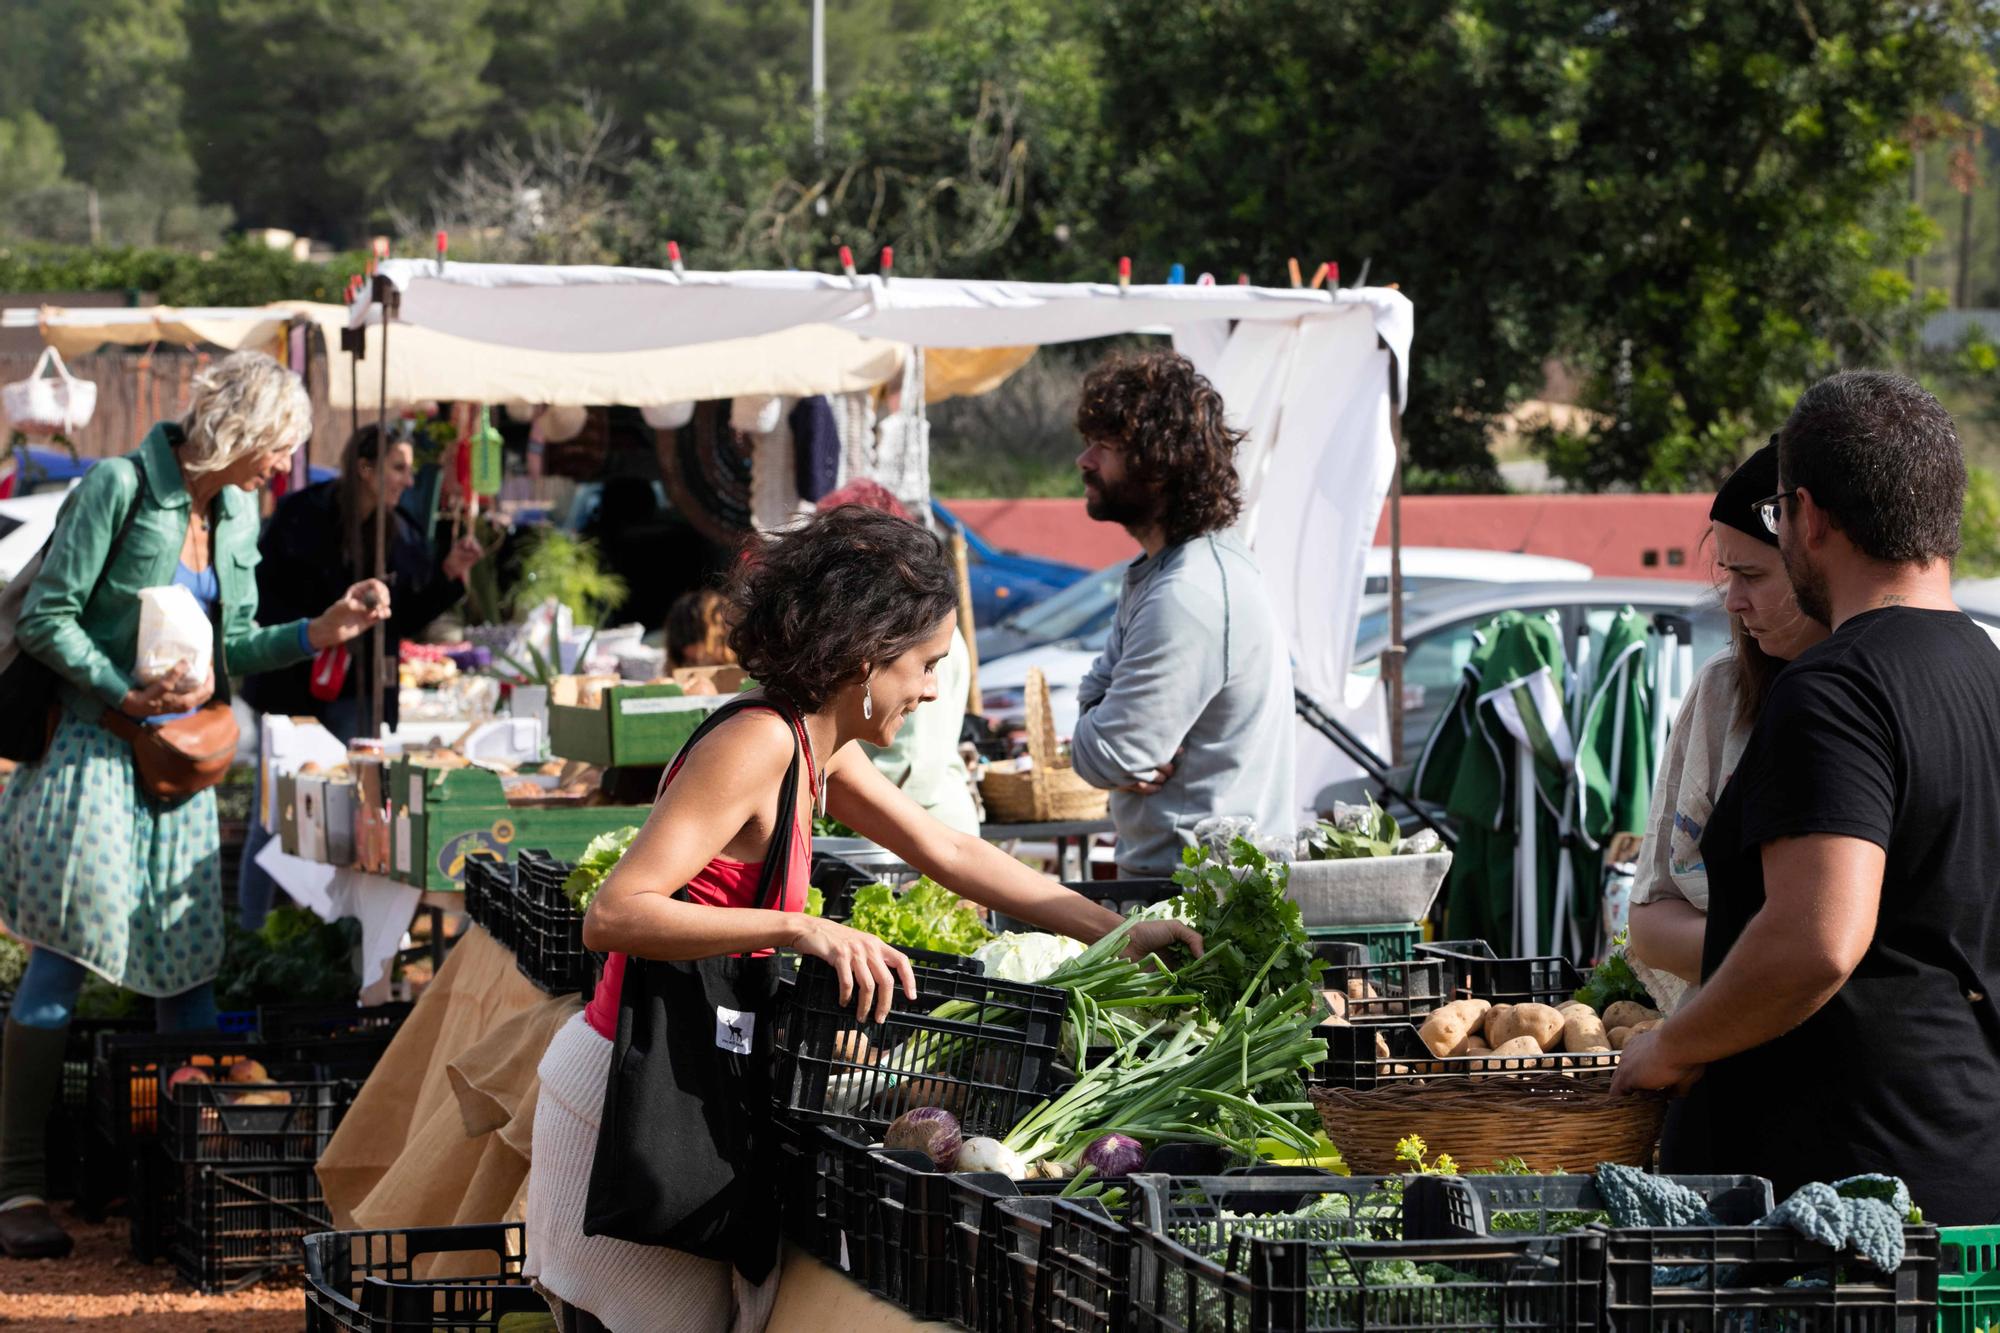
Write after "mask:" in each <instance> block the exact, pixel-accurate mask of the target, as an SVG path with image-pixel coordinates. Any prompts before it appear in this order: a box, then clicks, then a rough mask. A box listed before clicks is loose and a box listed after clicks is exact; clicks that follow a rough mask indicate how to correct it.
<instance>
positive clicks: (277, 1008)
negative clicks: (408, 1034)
mask: <svg viewBox="0 0 2000 1333" xmlns="http://www.w3.org/2000/svg"><path fill="white" fill-rule="evenodd" d="M415 1007H416V1006H415V1005H414V1004H413V1003H411V1002H409V1001H407V1000H404V1001H397V1002H395V1003H391V1004H379V1005H371V1006H369V1007H368V1008H365V1009H364V1008H361V1007H359V1006H357V1005H353V1004H284V1005H269V1004H267V1005H265V1006H263V1007H262V1008H260V1009H259V1010H258V1011H257V1015H258V1018H257V1022H258V1029H259V1031H260V1033H261V1035H262V1036H263V1038H264V1040H265V1041H266V1042H267V1043H269V1044H270V1045H271V1046H272V1047H274V1048H275V1049H276V1050H277V1052H278V1055H279V1058H281V1059H282V1060H284V1061H286V1062H288V1063H290V1062H308V1063H312V1064H316V1065H318V1066H319V1067H320V1069H321V1071H322V1072H323V1073H324V1074H326V1075H327V1076H328V1077H335V1078H344V1079H353V1080H356V1081H358V1082H365V1081H366V1080H367V1078H368V1076H369V1075H370V1074H372V1073H373V1072H374V1071H375V1066H376V1065H377V1064H379V1063H380V1062H381V1059H382V1056H383V1054H384V1053H385V1052H387V1051H388V1049H389V1045H390V1043H391V1042H393V1041H395V1039H396V1034H397V1033H398V1032H399V1031H401V1030H402V1026H403V1021H404V1020H405V1019H407V1018H408V1017H409V1016H410V1011H411V1010H412V1009H414V1008H415Z"/></svg>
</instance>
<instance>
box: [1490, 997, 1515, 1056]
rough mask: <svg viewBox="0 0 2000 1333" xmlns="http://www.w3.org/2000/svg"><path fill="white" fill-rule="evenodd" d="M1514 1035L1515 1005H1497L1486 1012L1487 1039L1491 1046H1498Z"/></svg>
mask: <svg viewBox="0 0 2000 1333" xmlns="http://www.w3.org/2000/svg"><path fill="white" fill-rule="evenodd" d="M1514 1035H1515V1031H1514V1006H1513V1005H1511V1004H1496V1005H1494V1006H1493V1007H1492V1008H1491V1009H1488V1010H1487V1011H1486V1023H1485V1037H1486V1040H1487V1042H1488V1043H1489V1044H1490V1045H1494V1046H1498V1045H1499V1044H1500V1043H1501V1042H1504V1041H1506V1040H1507V1039H1508V1038H1509V1037H1512V1036H1514Z"/></svg>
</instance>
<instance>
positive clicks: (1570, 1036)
mask: <svg viewBox="0 0 2000 1333" xmlns="http://www.w3.org/2000/svg"><path fill="white" fill-rule="evenodd" d="M1604 1044H1605V1032H1604V1020H1603V1019H1601V1018H1599V1017H1598V1016H1597V1015H1596V1014H1594V1013H1592V1012H1591V1011H1590V1010H1588V1009H1582V1008H1578V1009H1572V1010H1570V1011H1569V1012H1568V1016H1567V1018H1566V1020H1565V1021H1564V1023H1563V1049H1564V1050H1566V1051H1587V1050H1590V1049H1591V1048H1592V1047H1597V1046H1603V1045H1604Z"/></svg>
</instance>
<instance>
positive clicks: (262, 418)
mask: <svg viewBox="0 0 2000 1333" xmlns="http://www.w3.org/2000/svg"><path fill="white" fill-rule="evenodd" d="M312 424H313V423H312V397H311V395H309V394H308V393H307V392H306V386H305V383H304V381H302V380H300V379H299V377H298V376H297V375H295V374H293V373H292V372H291V371H289V370H287V369H285V368H284V367H283V366H281V365H279V364H278V363H277V362H276V361H274V360H272V359H271V358H270V357H268V356H266V355H264V354H263V353H262V352H232V353H230V354H229V355H228V356H225V357H223V358H222V360H220V361H217V362H216V363H215V364H213V365H211V366H209V367H208V368H207V369H205V370H203V371H202V372H201V373H200V374H198V375H196V376H195V377H194V383H193V385H191V386H190V391H189V395H188V409H187V415H186V416H184V417H182V418H181V432H182V434H183V435H185V436H186V439H185V441H184V442H183V443H182V445H181V447H180V450H179V453H180V461H181V466H182V467H183V468H185V469H186V470H187V472H188V473H189V474H190V475H195V476H199V475H201V474H202V473H206V472H220V471H221V470H222V469H224V468H226V467H228V466H229V465H230V464H232V463H235V462H237V461H239V460H241V459H244V458H247V457H249V456H251V455H252V454H270V453H277V452H279V451H280V450H286V449H294V448H297V447H298V446H299V445H301V444H304V443H305V441H306V437H307V436H309V435H311V434H312Z"/></svg>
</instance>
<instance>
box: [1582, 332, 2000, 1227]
mask: <svg viewBox="0 0 2000 1333" xmlns="http://www.w3.org/2000/svg"><path fill="white" fill-rule="evenodd" d="M1778 475H1779V487H1780V489H1779V491H1778V493H1777V494H1776V495H1773V496H1771V497H1769V498H1768V499H1766V500H1764V501H1761V502H1760V503H1759V505H1758V510H1759V512H1760V514H1761V515H1762V517H1763V519H1764V521H1765V522H1766V523H1767V524H1769V525H1770V526H1771V527H1772V530H1773V531H1775V532H1776V533H1777V534H1778V541H1779V547H1780V550H1781V551H1782V552H1783V554H1784V557H1785V567H1786V569H1787V570H1788V571H1789V572H1790V574H1791V578H1792V584H1793V587H1794V589H1795V591H1796V592H1797V594H1798V600H1799V605H1800V606H1801V607H1802V608H1804V609H1805V611H1806V612H1807V614H1809V615H1811V616H1813V617H1814V618H1816V619H1818V620H1821V621H1824V622H1825V623H1826V624H1827V625H1828V626H1830V627H1831V628H1832V630H1833V633H1832V635H1831V636H1830V637H1829V638H1827V639H1826V640H1825V641H1824V642H1822V643H1820V644H1818V645H1817V646H1815V647H1813V648H1811V649H1808V650H1807V651H1806V652H1805V653H1804V654H1803V655H1801V656H1800V657H1799V658H1798V659H1797V660H1796V661H1795V662H1793V663H1792V664H1791V665H1790V666H1789V667H1787V668H1786V669H1785V671H1784V673H1783V674H1782V675H1780V676H1779V677H1778V680H1777V682H1776V684H1775V685H1774V686H1773V688H1772V691H1771V695H1770V700H1769V702H1768V704H1767V705H1766V706H1765V709H1764V712H1763V715H1762V716H1761V717H1760V718H1759V720H1758V723H1757V727H1756V730H1755V732H1754V733H1753V734H1752V736H1751V739H1750V743H1749V748H1748V749H1747V750H1746V751H1745V753H1744V755H1743V759H1742V761H1741V763H1740V764H1739V766H1738V767H1737V770H1736V773H1735V776H1734V777H1733V778H1732V779H1731V781H1730V783H1729V785H1728V786H1727V787H1726V788H1725V789H1724V790H1723V793H1722V795H1721V797H1720V798H1718V800H1717V802H1716V807H1715V811H1714V813H1713V815H1712V817H1711V818H1710V820H1709V823H1708V826H1707V829H1706V831H1705V833H1704V836H1703V838H1702V844H1701V847H1702V856H1703V859H1704V861H1705V862H1706V864H1707V869H1708V882H1709V895H1710V902H1709V918H1708V933H1707V939H1706V945H1705V948H1704V950H1703V957H1702V985H1701V989H1700V991H1699V992H1698V993H1697V994H1696V995H1695V997H1694V998H1693V999H1692V1000H1690V1001H1689V1002H1688V1003H1687V1004H1686V1005H1684V1006H1683V1007H1682V1008H1681V1009H1680V1010H1678V1011H1677V1012H1676V1013H1675V1014H1674V1016H1673V1017H1672V1018H1671V1019H1670V1020H1669V1021H1668V1022H1666V1023H1665V1024H1664V1025H1662V1026H1661V1027H1660V1028H1658V1029H1656V1030H1655V1031H1653V1032H1652V1033H1649V1034H1645V1035H1642V1036H1640V1037H1637V1038H1635V1039H1633V1041H1632V1042H1631V1043H1629V1044H1628V1045H1627V1046H1626V1047H1625V1050H1624V1054H1623V1056H1622V1057H1621V1061H1622V1067H1621V1069H1620V1070H1619V1073H1618V1078H1617V1082H1616V1084H1615V1085H1614V1087H1615V1088H1616V1089H1618V1090H1621V1091H1623V1090H1633V1089H1641V1088H1676V1089H1682V1090H1685V1091H1687V1092H1688V1095H1689V1096H1691V1097H1694V1098H1699V1099H1705V1100H1707V1101H1708V1102H1709V1106H1708V1108H1707V1110H1708V1112H1709V1115H1708V1117H1707V1121H1708V1123H1710V1124H1711V1125H1712V1126H1713V1129H1712V1132H1711V1134H1710V1141H1709V1142H1706V1143H1695V1144H1690V1145H1687V1146H1686V1147H1685V1149H1684V1150H1683V1152H1684V1154H1685V1155H1684V1158H1683V1160H1678V1161H1670V1162H1667V1163H1666V1164H1665V1165H1666V1166H1667V1167H1668V1169H1669V1170H1674V1171H1713V1172H1754V1173H1756V1174H1758V1175H1763V1176H1768V1177H1770V1178H1771V1180H1772V1181H1773V1182H1774V1183H1775V1184H1776V1185H1777V1187H1778V1189H1779V1191H1780V1197H1783V1195H1784V1193H1786V1192H1789V1191H1790V1190H1792V1189H1795V1188H1796V1187H1798V1186H1799V1185H1802V1184H1804V1183H1806V1182H1808V1181H1812V1180H1828V1181H1830V1180H1836V1179H1839V1178H1840V1177H1842V1176H1848V1175H1853V1174H1856V1173H1859V1172H1881V1173H1883V1174H1887V1175H1896V1176H1901V1177H1902V1178H1903V1179H1904V1180H1905V1181H1907V1182H1908V1184H1909V1186H1910V1190H1911V1194H1912V1196H1913V1197H1914V1198H1915V1200H1916V1202H1917V1204H1918V1205H1919V1206H1920V1207H1921V1208H1922V1209H1923V1210H1924V1213H1925V1216H1926V1218H1927V1220H1929V1221H1932V1222H1936V1223H1940V1224H1944V1225H1965V1224H1980V1223H1990V1222H1994V1221H1996V1220H2000V1151H1995V1149H1994V1144H1995V1134H1996V1131H2000V1008H1996V1004H1995V998H1994V989H1993V988H1994V986H1995V985H2000V651H1996V650H1995V648H1994V646H1993V644H1992V642H1991V641H1990V640H1989V639H1988V638H1987V637H1986V634H1985V632H1984V631H1983V630H1981V629H1980V628H1979V627H1978V626H1977V625H1976V624H1974V623H1973V622H1972V621H1971V620H1970V619H1968V618H1967V617H1966V616H1965V615H1964V614H1963V613H1962V612H1960V611H1959V610H1958V608H1957V607H1956V606H1955V605H1954V604H1953V602H1952V599H1951V562H1952V558H1953V557H1954V556H1955V555H1957V553H1958V548H1959V514H1960V510H1961V506H1962V504H1963V501H1964V495H1965V460H1964V455H1963V453H1962V451H1961V450H1960V447H1959V442H1958V436H1957V433H1956V431H1955V430H1954V429H1953V427H1952V422H1951V418H1950V416H1949V415H1947V414H1946V412H1945V411H1944V409H1943V408H1942V407H1941V406H1940V405H1939V404H1938V402H1937V400H1936V399H1935V398H1933V397H1932V396H1931V395H1930V394H1929V393H1927V392H1925V391H1924V390H1923V389H1922V388H1920V387H1919V386H1917V385H1916V384H1914V383H1912V382H1911V381H1909V380H1906V379H1903V378H1901V377H1899V376H1895V375H1887V374H1880V373H1875V372H1849V373H1845V374H1840V375H1835V376H1833V377H1832V378H1830V379H1826V380H1823V381H1821V382H1820V383H1818V384H1816V385H1814V386H1813V387H1812V388H1810V389H1808V390H1807V391H1806V392H1805V394H1804V395H1803V396H1802V397H1801V398H1800V399H1799V402H1798V405H1797V407H1796V408H1795V409H1794V410H1793V412H1792V415H1791V418H1790V419H1789V420H1788V421H1787V422H1786V423H1785V427H1784V430H1783V431H1782V432H1781V433H1780V435H1779V444H1778Z"/></svg>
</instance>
